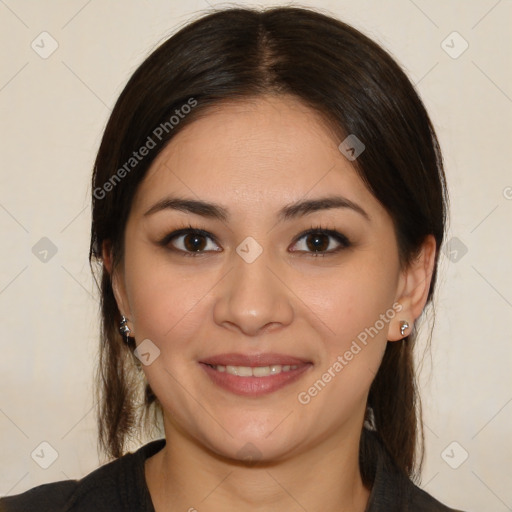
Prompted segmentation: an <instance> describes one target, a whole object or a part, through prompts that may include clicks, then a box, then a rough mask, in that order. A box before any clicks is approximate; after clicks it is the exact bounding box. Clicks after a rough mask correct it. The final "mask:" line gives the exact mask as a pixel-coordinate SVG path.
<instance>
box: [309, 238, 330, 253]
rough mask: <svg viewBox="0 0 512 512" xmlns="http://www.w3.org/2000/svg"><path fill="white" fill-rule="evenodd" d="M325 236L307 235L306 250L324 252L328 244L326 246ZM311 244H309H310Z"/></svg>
mask: <svg viewBox="0 0 512 512" xmlns="http://www.w3.org/2000/svg"><path fill="white" fill-rule="evenodd" d="M326 239H327V237H326V235H322V234H318V235H309V237H308V239H307V246H308V249H310V250H312V251H325V250H327V247H328V246H329V242H328V241H327V244H326ZM310 242H311V243H310Z"/></svg>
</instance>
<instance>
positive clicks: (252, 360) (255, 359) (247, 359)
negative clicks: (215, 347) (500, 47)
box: [200, 353, 311, 367]
mask: <svg viewBox="0 0 512 512" xmlns="http://www.w3.org/2000/svg"><path fill="white" fill-rule="evenodd" d="M200 362H201V363H205V364H209V365H212V366H217V365H220V366H250V367H256V366H272V365H277V364H279V365H283V366H284V365H303V364H307V363H310V362H311V361H308V360H306V359H301V358H299V357H293V356H288V355H286V354H274V353H264V354H236V353H229V354H218V355H215V356H211V357H207V358H206V359H201V361H200Z"/></svg>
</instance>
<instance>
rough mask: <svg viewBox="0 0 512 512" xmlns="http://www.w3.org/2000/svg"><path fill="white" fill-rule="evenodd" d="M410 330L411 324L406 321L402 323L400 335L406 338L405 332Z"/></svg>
mask: <svg viewBox="0 0 512 512" xmlns="http://www.w3.org/2000/svg"><path fill="white" fill-rule="evenodd" d="M407 329H409V323H408V322H407V321H406V320H402V321H401V322H400V334H401V335H402V336H405V331H406V330H407Z"/></svg>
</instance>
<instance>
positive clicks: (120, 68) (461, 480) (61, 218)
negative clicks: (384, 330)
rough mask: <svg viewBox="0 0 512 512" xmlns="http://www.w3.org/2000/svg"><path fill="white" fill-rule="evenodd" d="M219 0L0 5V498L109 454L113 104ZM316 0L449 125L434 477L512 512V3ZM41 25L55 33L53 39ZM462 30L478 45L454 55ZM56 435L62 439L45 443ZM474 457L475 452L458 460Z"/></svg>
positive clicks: (430, 371)
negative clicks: (108, 142) (100, 264)
mask: <svg viewBox="0 0 512 512" xmlns="http://www.w3.org/2000/svg"><path fill="white" fill-rule="evenodd" d="M241 3H242V4H245V2H241ZM209 5H211V6H214V7H217V6H219V7H220V6H221V5H226V4H220V3H216V2H214V0H210V1H209V2H207V1H204V0H197V1H188V2H186V3H185V2H179V1H169V0H167V1H164V0H158V1H151V2H148V1H134V0H132V1H121V0H116V1H109V2H105V1H103V2H102V1H100V0H89V1H64V0H60V1H45V2H33V1H29V0H19V1H14V0H6V1H1V2H0V23H1V31H0V40H1V45H0V47H1V52H2V53H1V55H2V66H1V69H0V109H1V119H2V123H1V126H2V128H1V130H2V131H1V133H0V140H1V166H0V168H1V171H0V173H1V174H0V180H1V186H0V229H1V233H2V247H3V251H2V262H1V267H0V312H1V313H0V314H1V324H0V325H1V332H2V341H1V356H2V357H1V358H0V393H1V396H0V452H1V453H2V464H1V467H0V495H2V494H15V493H19V492H22V491H24V490H26V489H28V488H30V487H33V486H35V485H37V484H42V483H45V482H50V481H55V480H60V479H65V478H79V477H81V476H83V475H85V474H86V473H88V472H90V471H92V470H93V469H94V468H96V467H97V465H98V457H97V452H96V437H95V421H94V413H93V410H92V407H93V402H92V396H91V389H92V388H91V382H92V370H93V364H94V358H95V355H96V350H97V330H98V327H97V326H98V317H97V310H98V303H97V293H96V291H95V288H94V286H93V281H92V278H91V275H90V271H89V267H88V262H87V254H88V234H89V221H90V207H89V194H90V187H89V176H90V172H91V167H92V163H93V159H94V156H95V152H96V150H97V148H98V144H99V141H100V137H101V132H102V129H103V127H104V125H105V122H106V120H107V117H108V115H109V113H110V109H111V107H112V105H113V103H114V101H115V100H116V98H117V96H118V95H119V93H120V92H121V90H122V88H123V86H124V84H125V83H126V81H127V79H128V78H129V76H130V75H131V73H132V72H133V71H134V70H135V68H136V66H137V65H138V64H139V63H140V62H141V61H142V60H143V59H144V57H145V55H147V53H148V52H149V51H150V50H151V49H152V48H154V47H155V46H156V45H157V43H159V42H160V41H161V40H162V39H164V38H166V37H167V36H168V35H170V34H171V33H172V32H174V31H175V30H176V27H179V26H181V25H183V24H184V23H185V22H187V20H189V19H191V18H192V17H194V15H195V14H196V13H198V12H199V11H203V10H205V9H208V8H209ZM252 5H255V4H252ZM260 5H270V2H268V3H267V2H262V3H261V4H260ZM302 5H312V6H315V7H319V8H322V9H327V10H328V11H330V12H331V13H333V14H335V15H336V16H338V17H339V18H341V19H342V20H344V21H347V22H349V23H352V24H353V25H354V26H356V27H357V28H359V29H361V30H362V31H363V32H365V33H366V34H368V35H370V36H371V37H373V38H374V39H376V40H377V41H379V42H380V43H381V44H383V45H384V46H385V47H386V48H387V49H389V50H390V51H391V52H392V53H393V54H394V56H395V57H396V58H397V59H398V60H399V61H400V62H401V63H402V65H403V66H404V67H405V69H406V70H407V72H408V74H409V76H410V77H411V79H412V80H413V82H415V83H416V84H417V87H418V90H419V92H420V94H421V96H422V98H423V99H424V101H425V103H426V106H427V108H428V109H429V111H430V113H431V116H432V118H433V121H434V123H435V125H436V127H437V130H438V134H439V136H440V140H441V144H442V147H443V150H444V155H445V159H446V172H447V176H448V181H449V187H450V192H451V199H452V220H451V226H450V232H449V235H448V240H450V239H453V237H456V238H457V239H458V240H455V242H454V241H453V240H452V242H451V244H452V245H451V249H450V250H451V252H449V254H450V257H448V256H447V253H446V252H445V253H443V255H442V257H441V276H440V277H441V279H440V282H439V284H440V288H439V293H438V300H437V315H436V316H437V319H436V322H437V323H436V327H435V330H434V333H433V342H432V352H431V357H430V356H428V355H427V356H426V357H425V359H424V367H423V372H422V388H421V391H422V395H423V400H424V406H425V423H426V435H427V439H426V449H427V450H426V454H427V458H426V465H425V468H424V472H423V480H422V484H421V485H422V487H424V488H425V489H426V490H427V491H428V492H430V493H432V494H434V495H435V496H436V497H438V499H440V500H442V501H444V502H446V503H447V504H449V505H452V506H457V507H459V508H463V509H464V510H475V511H477V510H485V511H486V512H490V511H496V512H501V511H506V510H512V488H511V486H510V467H511V466H512V460H511V452H512V450H511V448H512V447H511V438H512V436H511V435H510V434H511V430H512V429H511V424H512V422H511V420H512V377H511V375H512V372H511V371H510V366H511V362H512V343H511V342H512V271H511V261H512V237H511V233H512V230H511V224H512V223H511V220H512V174H511V169H510V161H511V160H510V156H511V132H512V130H511V126H512V121H511V119H512V116H511V114H512V80H511V78H512V76H511V69H512V67H511V51H512V44H511V43H512V41H511V31H510V26H511V21H512V2H511V1H510V0H501V1H496V0H479V1H471V2H470V1H468V0H461V1H455V0H451V1H427V0H415V1H412V0H395V1H392V2H382V1H379V0H367V1H355V0H350V1H348V0H342V1H336V2H335V1H318V2H315V3H310V2H304V3H303V4H302ZM44 31H46V32H48V33H49V34H50V36H47V35H43V36H40V34H41V33H42V32H44ZM453 31H457V32H458V33H459V34H460V36H461V37H462V38H463V39H461V37H459V36H457V35H450V34H452V32H453ZM448 36H449V37H448ZM50 37H51V38H53V39H54V40H55V41H56V43H57V44H58V48H57V49H56V51H55V52H54V53H53V54H52V55H50V56H48V57H47V58H42V57H41V56H40V54H38V53H37V52H36V51H35V50H34V49H33V48H32V47H31V44H32V42H33V41H35V42H34V46H35V47H36V48H37V49H38V51H39V52H40V53H41V52H44V51H49V50H50V49H51V44H52V43H51V39H50ZM447 37H448V39H446V38H447ZM42 38H43V43H41V39H42ZM444 40H446V42H445V43H442V42H443V41H444ZM464 41H467V43H468V44H469V47H468V49H467V50H466V51H465V52H464V53H462V54H461V55H460V56H458V58H453V56H454V55H455V54H456V53H458V52H459V51H460V50H462V49H463V47H464V44H465V43H464ZM36 45H39V47H37V46H36ZM43 46H44V48H42V47H43ZM450 47H451V48H450ZM445 50H447V51H448V52H451V54H452V56H450V55H449V54H448V53H447V51H445ZM354 58H355V59H357V55H354ZM43 237H47V238H48V239H50V240H51V242H52V243H53V244H54V246H55V248H56V249H57V252H56V254H54V255H52V253H51V252H49V253H48V254H47V255H46V258H47V261H46V262H44V261H41V260H40V258H41V257H44V255H43V254H41V253H39V254H37V250H34V252H35V253H36V254H34V252H33V247H34V246H35V245H36V244H37V243H38V241H39V240H40V239H41V238H43ZM457 244H458V245H457ZM38 247H39V246H36V249H37V248H38ZM466 250H467V252H466V253H464V252H465V251H466ZM423 334H424V338H425V337H426V334H427V329H424V330H423ZM43 441H44V442H47V443H49V444H50V445H51V447H53V448H50V447H48V446H46V445H43V447H42V448H41V447H40V443H41V442H43ZM454 441H455V442H456V443H457V444H455V445H451V443H453V442H454ZM450 445H451V446H450ZM447 447H448V448H447ZM36 448H37V450H36V452H35V453H44V454H45V455H44V457H46V459H45V460H39V462H40V463H44V462H45V461H46V462H47V463H48V462H51V454H52V453H53V452H52V449H54V450H55V451H56V454H57V455H58V456H57V459H56V460H55V461H54V462H53V464H51V466H50V467H49V468H48V469H43V468H41V467H40V465H38V464H37V463H36V462H35V461H34V460H33V459H32V457H31V453H32V452H33V451H34V450H35V449H36ZM41 450H43V452H41ZM465 452H467V453H468V454H469V456H468V458H467V460H465V461H464V462H463V463H462V464H461V465H460V466H459V467H458V468H457V469H453V468H452V467H450V465H449V464H448V463H450V464H451V465H452V466H456V465H457V464H459V463H460V462H461V461H462V460H463V457H464V454H465ZM44 457H43V458H44ZM34 458H35V459H37V457H36V456H35V455H34Z"/></svg>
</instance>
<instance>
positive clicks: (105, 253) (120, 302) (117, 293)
mask: <svg viewBox="0 0 512 512" xmlns="http://www.w3.org/2000/svg"><path fill="white" fill-rule="evenodd" d="M101 256H102V259H103V265H104V266H105V270H106V271H107V272H108V274H109V275H110V282H111V283H112V290H113V292H114V297H115V299H116V302H117V308H118V309H119V312H120V313H121V315H123V316H125V317H126V318H128V319H129V318H131V312H130V308H129V306H128V300H127V296H126V288H125V284H124V272H123V269H122V266H116V267H115V268H114V265H113V254H112V243H111V241H110V240H105V241H103V244H102V246H101Z"/></svg>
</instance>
